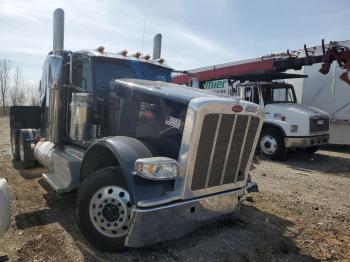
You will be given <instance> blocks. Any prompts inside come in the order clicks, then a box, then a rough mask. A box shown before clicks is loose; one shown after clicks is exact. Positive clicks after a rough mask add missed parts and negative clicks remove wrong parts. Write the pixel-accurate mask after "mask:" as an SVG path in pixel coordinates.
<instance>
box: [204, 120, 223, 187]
mask: <svg viewBox="0 0 350 262" xmlns="http://www.w3.org/2000/svg"><path fill="white" fill-rule="evenodd" d="M221 119H222V114H220V115H219V120H218V123H217V125H216V130H215V135H214V140H213V147H212V149H211V153H210V160H209V166H208V171H207V175H206V178H205V187H208V183H209V176H210V172H211V166H212V164H213V157H214V152H215V147H216V145H217V140H218V134H219V129H220V125H221Z"/></svg>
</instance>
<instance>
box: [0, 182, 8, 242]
mask: <svg viewBox="0 0 350 262" xmlns="http://www.w3.org/2000/svg"><path fill="white" fill-rule="evenodd" d="M10 217H11V213H10V190H9V186H8V183H7V180H6V179H4V178H0V237H1V236H2V235H4V234H5V233H6V231H7V230H8V229H9V227H10V224H11V221H10Z"/></svg>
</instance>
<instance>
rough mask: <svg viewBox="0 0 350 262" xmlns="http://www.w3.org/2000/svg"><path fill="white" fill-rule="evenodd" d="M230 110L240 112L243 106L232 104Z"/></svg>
mask: <svg viewBox="0 0 350 262" xmlns="http://www.w3.org/2000/svg"><path fill="white" fill-rule="evenodd" d="M232 111H233V112H235V113H240V112H242V111H243V107H242V106H240V105H234V106H233V107H232Z"/></svg>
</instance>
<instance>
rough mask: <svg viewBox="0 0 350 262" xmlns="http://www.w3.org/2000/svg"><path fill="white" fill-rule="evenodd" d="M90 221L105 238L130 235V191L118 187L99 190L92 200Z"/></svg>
mask: <svg viewBox="0 0 350 262" xmlns="http://www.w3.org/2000/svg"><path fill="white" fill-rule="evenodd" d="M89 214H90V220H91V222H92V224H93V225H94V227H95V228H96V229H97V230H98V231H99V232H100V233H101V234H102V235H104V236H107V237H114V238H116V237H122V236H124V235H126V234H127V233H128V230H129V223H130V215H131V203H130V196H129V193H128V191H126V190H125V189H123V188H121V187H118V186H106V187H103V188H101V189H99V190H98V191H97V192H96V193H95V194H94V195H93V197H92V198H91V201H90V205H89Z"/></svg>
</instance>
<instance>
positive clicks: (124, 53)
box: [117, 49, 128, 56]
mask: <svg viewBox="0 0 350 262" xmlns="http://www.w3.org/2000/svg"><path fill="white" fill-rule="evenodd" d="M117 54H118V55H122V56H126V55H127V54H128V50H126V49H124V50H123V51H121V52H119V53H117Z"/></svg>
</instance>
